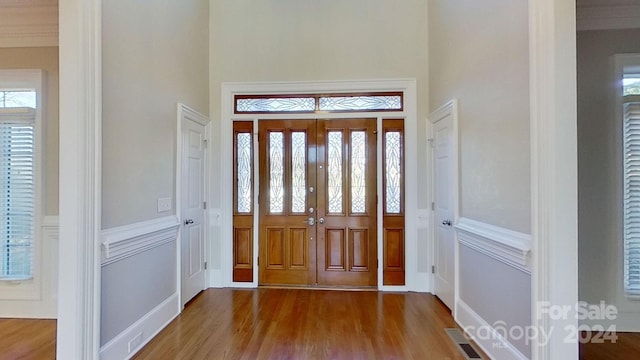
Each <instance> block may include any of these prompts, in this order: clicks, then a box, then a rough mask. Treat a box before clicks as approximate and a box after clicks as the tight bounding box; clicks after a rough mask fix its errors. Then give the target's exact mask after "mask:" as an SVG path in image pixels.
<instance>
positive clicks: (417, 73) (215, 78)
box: [210, 0, 429, 270]
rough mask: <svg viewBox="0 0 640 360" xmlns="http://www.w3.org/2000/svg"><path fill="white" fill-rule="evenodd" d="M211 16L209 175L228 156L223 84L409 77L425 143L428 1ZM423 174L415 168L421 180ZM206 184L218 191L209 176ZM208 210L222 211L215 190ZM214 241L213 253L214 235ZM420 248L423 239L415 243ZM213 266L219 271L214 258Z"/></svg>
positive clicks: (245, 2)
mask: <svg viewBox="0 0 640 360" xmlns="http://www.w3.org/2000/svg"><path fill="white" fill-rule="evenodd" d="M210 11H211V84H210V86H211V118H212V124H213V138H212V141H211V144H212V150H211V153H212V154H213V156H212V166H211V168H212V169H218V168H219V161H220V158H219V156H230V154H231V149H220V148H219V147H218V143H219V140H218V139H219V136H221V134H219V130H218V127H219V123H220V109H221V99H220V97H221V84H222V83H223V82H259V81H270V82H273V81H316V80H319V81H321V80H356V79H386V78H415V79H416V80H417V90H418V120H420V121H418V123H419V125H418V127H419V128H418V129H407V131H417V134H418V143H419V144H425V143H426V138H425V137H426V136H425V133H426V129H425V122H424V121H422V120H423V119H425V118H426V116H427V114H428V110H429V109H428V106H427V105H428V94H427V82H428V77H427V21H426V18H427V2H426V1H424V0H406V1H401V2H396V1H388V0H350V1H331V2H327V1H324V0H307V1H298V0H264V1H250V0H220V1H212V2H211V9H210ZM227 136H230V134H227ZM420 151H421V152H420V153H419V158H421V159H423V158H425V156H426V145H425V146H421V147H420ZM223 170H224V169H223ZM223 174H224V172H223ZM229 174H230V173H229ZM426 174H427V173H426V169H425V168H422V167H421V168H419V169H418V175H419V178H422V179H424V178H426ZM211 185H212V189H220V183H219V181H218V179H216V177H215V176H214V178H213V182H212V184H211ZM422 188H423V189H424V191H421V192H420V193H418V194H411V195H412V196H417V197H418V207H419V208H425V207H427V204H428V199H427V189H429V187H428V186H424V187H422ZM221 191H228V189H227V190H225V189H221ZM212 207H214V208H215V207H220V197H219V193H218V192H216V191H213V193H212ZM212 235H213V241H214V248H219V236H218V235H217V234H215V233H214V234H212ZM423 243H426V238H421V239H419V244H423ZM419 248H420V249H422V250H423V253H422V254H419V258H421V259H424V261H422V262H421V263H419V264H418V269H419V270H420V269H423V270H424V269H426V267H427V266H426V264H427V263H426V259H427V253H426V247H424V246H420V245H419ZM212 268H214V269H219V268H220V259H219V258H215V257H214V259H213V261H212Z"/></svg>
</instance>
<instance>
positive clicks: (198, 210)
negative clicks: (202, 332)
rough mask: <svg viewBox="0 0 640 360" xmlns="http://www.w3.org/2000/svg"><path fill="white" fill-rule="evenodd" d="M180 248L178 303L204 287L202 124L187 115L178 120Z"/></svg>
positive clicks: (203, 136)
mask: <svg viewBox="0 0 640 360" xmlns="http://www.w3.org/2000/svg"><path fill="white" fill-rule="evenodd" d="M181 122H182V124H181V125H182V126H181V132H182V154H181V173H180V174H181V175H180V176H181V177H180V183H181V197H180V203H181V204H180V209H181V211H180V214H181V217H182V219H181V220H182V226H181V228H180V251H181V257H182V258H181V259H182V261H181V264H182V266H181V267H182V269H181V270H182V271H181V272H182V275H181V284H182V305H183V306H184V304H186V303H187V302H188V301H189V300H191V299H192V298H193V297H194V296H196V295H197V294H198V293H199V292H200V291H202V290H203V289H204V288H205V258H204V256H205V248H204V174H205V172H204V169H205V168H204V165H205V146H206V143H205V127H204V125H202V124H200V123H198V122H196V121H193V120H192V119H190V118H189V117H183V119H182V120H181Z"/></svg>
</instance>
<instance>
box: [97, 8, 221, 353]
mask: <svg viewBox="0 0 640 360" xmlns="http://www.w3.org/2000/svg"><path fill="white" fill-rule="evenodd" d="M208 14H209V11H208V1H207V0H182V1H104V2H103V18H102V21H103V31H102V34H103V38H102V41H103V47H102V55H103V57H102V61H103V64H102V65H103V88H102V90H103V120H102V124H103V127H102V135H103V138H102V155H103V158H102V165H103V167H102V173H103V178H102V228H103V229H105V230H106V229H112V228H115V227H121V226H123V225H130V224H138V223H141V222H143V221H148V220H151V219H156V218H161V217H166V216H167V215H171V214H175V189H174V187H175V173H176V170H175V168H176V165H175V164H176V159H175V157H176V144H175V141H176V124H177V103H178V102H181V103H185V104H187V105H189V106H191V107H193V108H195V109H197V110H198V111H199V112H202V113H204V114H207V113H208V106H209V103H208V102H209V88H208V71H209V70H208V66H209V43H208V20H209V19H208ZM161 197H171V198H173V199H174V206H173V209H172V211H170V212H163V213H158V212H157V199H158V198H161ZM176 248H177V247H176V243H175V241H173V242H171V243H169V244H166V245H163V246H161V247H156V248H154V249H152V250H148V251H145V252H142V253H139V254H137V255H134V256H132V257H128V258H126V259H123V260H120V261H117V262H115V263H112V264H109V265H106V266H104V267H103V268H102V278H103V280H102V289H101V292H102V296H101V325H102V326H101V333H102V336H101V345H104V344H105V343H107V342H109V341H110V340H112V339H113V338H114V337H115V336H117V335H118V334H120V333H122V332H123V330H125V329H127V328H128V327H130V326H131V325H132V324H134V323H135V322H136V321H138V320H140V318H141V317H143V316H144V315H145V314H148V313H149V312H151V311H152V310H153V309H154V308H155V307H156V306H157V305H158V304H160V303H163V302H164V301H165V300H166V299H167V298H169V296H175V293H176V292H177V283H176V280H177V278H176V275H175V274H176V271H177V269H176V266H177V265H176V255H177V254H176V251H177V250H176ZM176 308H177V307H176ZM164 320H166V319H163V321H164ZM134 335H135V334H134ZM150 335H152V334H151V333H149V332H145V334H144V339H145V341H146V340H148V336H150ZM129 340H131V339H130V338H126V339H124V340H123V341H124V345H123V346H124V348H125V349H126V347H127V342H128V341H129ZM120 345H122V344H118V346H120Z"/></svg>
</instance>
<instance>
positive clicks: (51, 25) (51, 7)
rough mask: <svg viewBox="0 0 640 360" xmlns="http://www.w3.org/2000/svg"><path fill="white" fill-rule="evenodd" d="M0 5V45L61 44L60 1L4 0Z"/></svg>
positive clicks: (33, 45)
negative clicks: (59, 41)
mask: <svg viewBox="0 0 640 360" xmlns="http://www.w3.org/2000/svg"><path fill="white" fill-rule="evenodd" d="M18 3H20V4H18ZM14 4H15V5H14ZM0 9H2V11H0V47H37V46H58V5H57V1H52V0H26V1H24V3H22V1H18V0H3V1H0Z"/></svg>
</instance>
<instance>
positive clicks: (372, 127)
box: [258, 119, 377, 286]
mask: <svg viewBox="0 0 640 360" xmlns="http://www.w3.org/2000/svg"><path fill="white" fill-rule="evenodd" d="M259 159H260V165H259V171H260V193H259V213H260V219H259V224H260V225H259V226H260V229H259V234H260V235H259V237H260V238H259V243H260V254H259V258H258V263H259V277H260V281H259V282H260V284H262V285H269V284H272V285H278V284H284V285H320V286H323V285H326V286H376V285H377V245H376V236H377V226H376V219H377V216H376V201H377V196H376V119H331V120H262V121H260V122H259Z"/></svg>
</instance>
